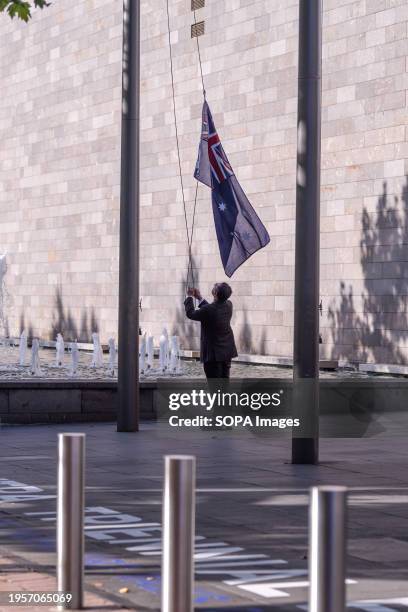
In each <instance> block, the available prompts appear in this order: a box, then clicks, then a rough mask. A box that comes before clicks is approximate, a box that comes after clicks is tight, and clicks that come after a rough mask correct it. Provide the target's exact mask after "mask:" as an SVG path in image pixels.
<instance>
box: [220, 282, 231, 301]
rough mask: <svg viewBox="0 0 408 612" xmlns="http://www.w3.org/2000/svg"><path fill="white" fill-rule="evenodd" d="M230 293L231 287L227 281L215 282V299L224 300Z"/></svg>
mask: <svg viewBox="0 0 408 612" xmlns="http://www.w3.org/2000/svg"><path fill="white" fill-rule="evenodd" d="M231 295H232V289H231V287H230V286H229V285H228V284H227V283H219V284H217V300H218V301H219V302H226V301H227V300H228V299H229V298H230V297H231Z"/></svg>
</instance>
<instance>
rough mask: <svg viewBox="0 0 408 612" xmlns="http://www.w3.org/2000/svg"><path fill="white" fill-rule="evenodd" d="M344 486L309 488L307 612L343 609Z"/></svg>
mask: <svg viewBox="0 0 408 612" xmlns="http://www.w3.org/2000/svg"><path fill="white" fill-rule="evenodd" d="M346 494H347V489H346V488H345V487H313V488H312V490H311V500H310V515H309V579H310V588H309V611H310V612H344V610H345V606H346V587H345V580H346V512H347V506H346Z"/></svg>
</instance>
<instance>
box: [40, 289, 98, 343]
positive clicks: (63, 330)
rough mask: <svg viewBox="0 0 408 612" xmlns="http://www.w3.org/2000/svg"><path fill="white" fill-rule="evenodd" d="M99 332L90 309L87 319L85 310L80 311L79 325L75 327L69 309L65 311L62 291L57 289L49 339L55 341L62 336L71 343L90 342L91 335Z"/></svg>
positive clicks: (93, 313)
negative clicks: (58, 336)
mask: <svg viewBox="0 0 408 612" xmlns="http://www.w3.org/2000/svg"><path fill="white" fill-rule="evenodd" d="M94 332H99V324H98V321H97V319H96V316H95V311H94V309H93V308H92V309H91V314H90V317H89V319H88V312H87V310H86V309H83V310H82V315H81V323H80V326H79V327H78V326H77V323H76V321H75V319H74V318H73V317H72V315H71V311H70V309H69V308H68V309H65V307H64V302H63V297H62V291H61V288H60V287H59V288H58V289H57V291H56V294H55V306H54V313H53V315H52V326H51V331H50V339H51V340H55V339H56V337H57V334H59V333H60V334H62V335H63V336H64V340H67V341H68V342H73V341H74V340H78V341H79V342H92V334H93V333H94Z"/></svg>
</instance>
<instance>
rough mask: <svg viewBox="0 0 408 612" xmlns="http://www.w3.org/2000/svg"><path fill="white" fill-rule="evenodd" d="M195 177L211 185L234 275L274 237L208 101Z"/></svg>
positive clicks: (224, 255) (222, 245)
mask: <svg viewBox="0 0 408 612" xmlns="http://www.w3.org/2000/svg"><path fill="white" fill-rule="evenodd" d="M194 178H196V179H197V181H200V182H201V183H204V185H207V186H208V187H210V188H211V199H212V209H213V215H214V223H215V230H216V233H217V239H218V246H219V249H220V254H221V260H222V264H223V266H224V270H225V274H226V275H227V276H232V275H233V274H234V272H235V270H236V269H237V268H239V266H240V265H242V264H243V263H244V262H245V261H246V260H247V259H249V257H251V255H253V254H254V253H255V252H256V251H259V249H262V247H264V246H266V245H267V244H268V242H269V241H270V238H269V234H268V232H267V230H266V228H265V226H264V225H263V223H262V221H261V220H260V218H259V217H258V215H257V214H256V212H255V210H254V209H253V208H252V206H251V204H250V202H249V200H248V198H247V197H246V195H245V193H244V192H243V190H242V188H241V185H240V184H239V183H238V181H237V178H236V176H235V174H234V171H233V169H232V168H231V165H230V163H229V161H228V158H227V156H226V154H225V151H224V149H223V148H222V145H221V142H220V139H219V137H218V134H217V131H216V129H215V125H214V122H213V118H212V116H211V111H210V108H209V106H208V104H207V102H206V101H205V102H204V105H203V117H202V129H201V140H200V145H199V149H198V158H197V163H196V168H195V172H194Z"/></svg>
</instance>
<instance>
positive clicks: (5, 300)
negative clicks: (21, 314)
mask: <svg viewBox="0 0 408 612" xmlns="http://www.w3.org/2000/svg"><path fill="white" fill-rule="evenodd" d="M7 269H8V266H7V253H4V254H3V255H1V256H0V334H2V335H3V336H4V337H5V338H8V337H9V336H10V328H9V321H8V317H7V313H6V311H7V306H8V305H9V302H10V295H9V293H8V291H7V283H6V275H7Z"/></svg>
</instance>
